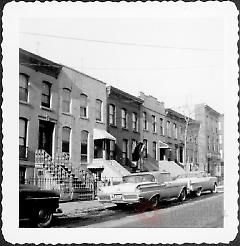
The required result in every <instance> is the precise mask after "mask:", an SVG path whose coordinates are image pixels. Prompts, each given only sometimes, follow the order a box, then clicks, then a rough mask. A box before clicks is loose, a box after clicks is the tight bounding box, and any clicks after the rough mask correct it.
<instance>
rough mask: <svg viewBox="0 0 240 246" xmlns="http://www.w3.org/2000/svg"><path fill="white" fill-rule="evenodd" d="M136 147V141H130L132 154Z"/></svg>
mask: <svg viewBox="0 0 240 246" xmlns="http://www.w3.org/2000/svg"><path fill="white" fill-rule="evenodd" d="M136 146H137V141H136V140H135V139H132V154H133V152H134V150H135V148H136Z"/></svg>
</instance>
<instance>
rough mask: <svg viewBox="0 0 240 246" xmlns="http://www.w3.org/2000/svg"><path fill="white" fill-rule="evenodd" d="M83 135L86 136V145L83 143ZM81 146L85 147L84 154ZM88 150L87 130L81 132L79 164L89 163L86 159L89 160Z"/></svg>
mask: <svg viewBox="0 0 240 246" xmlns="http://www.w3.org/2000/svg"><path fill="white" fill-rule="evenodd" d="M83 133H86V134H87V141H86V143H85V142H83V135H82V134H83ZM83 144H85V145H86V153H85V152H84V153H83ZM88 148H89V132H88V131H87V130H82V131H81V151H80V162H81V163H88V161H89V159H88V158H89V149H88ZM83 157H84V158H83ZM85 160H86V161H85Z"/></svg>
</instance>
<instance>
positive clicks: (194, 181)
mask: <svg viewBox="0 0 240 246" xmlns="http://www.w3.org/2000/svg"><path fill="white" fill-rule="evenodd" d="M175 181H176V182H179V181H181V182H186V183H188V189H189V193H190V194H192V195H195V196H201V194H202V192H203V191H211V192H212V193H216V192H217V178H216V177H212V176H209V174H208V173H206V172H205V171H198V172H197V171H195V172H188V173H185V174H181V175H178V176H177V177H176V179H175Z"/></svg>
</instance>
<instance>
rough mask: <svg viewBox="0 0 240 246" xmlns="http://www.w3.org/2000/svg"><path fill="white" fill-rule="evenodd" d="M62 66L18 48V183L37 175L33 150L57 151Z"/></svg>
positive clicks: (50, 152)
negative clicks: (59, 79) (59, 87)
mask: <svg viewBox="0 0 240 246" xmlns="http://www.w3.org/2000/svg"><path fill="white" fill-rule="evenodd" d="M61 69H62V66H61V65H59V64H56V63H54V62H52V61H49V60H47V59H45V58H42V57H40V56H37V55H35V54H32V53H30V52H28V51H26V50H23V49H19V180H20V182H21V183H23V182H24V180H25V179H28V178H33V177H35V176H36V170H35V151H36V150H37V149H44V150H45V151H46V152H48V153H49V154H50V155H52V153H54V152H55V151H56V149H57V141H56V139H57V135H58V133H57V122H58V110H59V103H58V102H59V94H58V91H59V89H58V86H59V82H58V78H59V74H60V72H61Z"/></svg>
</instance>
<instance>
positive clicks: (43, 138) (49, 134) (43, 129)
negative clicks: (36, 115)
mask: <svg viewBox="0 0 240 246" xmlns="http://www.w3.org/2000/svg"><path fill="white" fill-rule="evenodd" d="M53 129H54V123H52V122H49V121H44V120H39V138H38V149H43V150H45V151H46V152H47V153H48V154H49V155H52V144H53Z"/></svg>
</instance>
